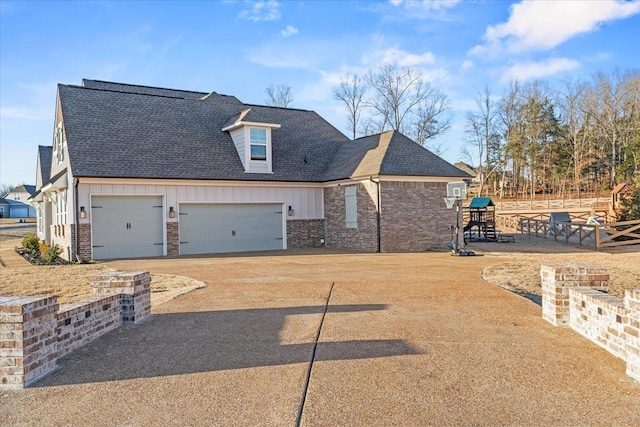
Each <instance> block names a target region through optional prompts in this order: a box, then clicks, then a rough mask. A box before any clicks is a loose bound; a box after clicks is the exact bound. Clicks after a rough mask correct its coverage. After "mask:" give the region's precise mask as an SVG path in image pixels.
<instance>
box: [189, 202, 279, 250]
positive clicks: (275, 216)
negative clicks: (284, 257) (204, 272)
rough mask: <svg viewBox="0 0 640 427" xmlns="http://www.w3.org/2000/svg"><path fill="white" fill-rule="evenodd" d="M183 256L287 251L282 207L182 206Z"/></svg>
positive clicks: (235, 205) (272, 205)
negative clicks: (285, 248) (285, 249)
mask: <svg viewBox="0 0 640 427" xmlns="http://www.w3.org/2000/svg"><path fill="white" fill-rule="evenodd" d="M179 217H180V254H207V253H221V252H246V251H268V250H277V249H284V240H283V227H282V205H281V204H244V203H243V204H221V205H214V204H180V215H179Z"/></svg>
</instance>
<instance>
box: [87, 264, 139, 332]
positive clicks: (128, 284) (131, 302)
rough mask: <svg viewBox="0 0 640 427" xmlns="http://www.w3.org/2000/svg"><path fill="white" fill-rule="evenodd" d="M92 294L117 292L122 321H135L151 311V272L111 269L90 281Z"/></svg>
mask: <svg viewBox="0 0 640 427" xmlns="http://www.w3.org/2000/svg"><path fill="white" fill-rule="evenodd" d="M91 288H92V291H93V293H94V294H105V293H119V294H122V295H121V297H120V304H121V306H122V321H123V323H136V322H138V321H140V320H141V319H142V318H144V317H145V316H147V315H149V313H150V312H151V274H149V272H133V273H123V272H120V271H112V272H108V273H102V274H99V275H97V276H96V277H95V278H94V279H93V280H92V281H91Z"/></svg>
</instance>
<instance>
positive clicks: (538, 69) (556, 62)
mask: <svg viewBox="0 0 640 427" xmlns="http://www.w3.org/2000/svg"><path fill="white" fill-rule="evenodd" d="M581 65H582V64H580V62H578V61H576V60H573V59H569V58H550V59H547V60H545V61H540V62H522V63H519V64H514V65H512V66H511V67H509V69H508V70H507V71H506V72H505V73H504V74H503V76H502V80H503V81H508V80H511V79H518V80H520V81H524V80H530V79H537V78H542V77H549V76H552V75H554V74H557V73H561V72H564V71H571V70H574V69H576V68H579V67H580V66H581Z"/></svg>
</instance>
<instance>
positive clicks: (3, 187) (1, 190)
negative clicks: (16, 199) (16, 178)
mask: <svg viewBox="0 0 640 427" xmlns="http://www.w3.org/2000/svg"><path fill="white" fill-rule="evenodd" d="M14 188H16V186H15V185H10V184H0V199H4V198H5V197H6V196H7V194H9V192H10V191H11V190H13V189H14Z"/></svg>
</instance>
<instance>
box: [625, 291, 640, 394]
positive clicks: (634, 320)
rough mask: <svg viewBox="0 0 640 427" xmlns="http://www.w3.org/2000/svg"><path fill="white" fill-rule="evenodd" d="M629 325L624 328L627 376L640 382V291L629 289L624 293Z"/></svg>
mask: <svg viewBox="0 0 640 427" xmlns="http://www.w3.org/2000/svg"><path fill="white" fill-rule="evenodd" d="M624 307H625V308H626V309H627V324H626V325H625V326H624V331H625V335H626V338H627V344H626V347H625V350H626V352H627V375H629V376H630V377H631V378H633V379H635V380H637V381H640V289H627V290H626V291H625V293H624Z"/></svg>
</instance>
